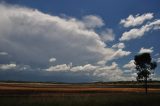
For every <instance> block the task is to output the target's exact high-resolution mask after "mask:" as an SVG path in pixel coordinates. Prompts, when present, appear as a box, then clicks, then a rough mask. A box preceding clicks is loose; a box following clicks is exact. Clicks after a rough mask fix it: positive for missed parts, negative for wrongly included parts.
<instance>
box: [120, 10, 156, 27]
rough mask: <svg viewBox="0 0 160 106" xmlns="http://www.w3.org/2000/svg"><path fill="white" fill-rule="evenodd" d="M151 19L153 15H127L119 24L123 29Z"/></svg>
mask: <svg viewBox="0 0 160 106" xmlns="http://www.w3.org/2000/svg"><path fill="white" fill-rule="evenodd" d="M153 17H154V16H153V13H146V14H142V15H140V14H137V15H136V16H133V15H129V16H128V17H127V18H126V19H122V20H121V21H120V24H122V25H123V26H124V27H130V26H132V27H134V26H138V25H141V24H143V23H144V21H146V20H151V19H152V18H153Z"/></svg>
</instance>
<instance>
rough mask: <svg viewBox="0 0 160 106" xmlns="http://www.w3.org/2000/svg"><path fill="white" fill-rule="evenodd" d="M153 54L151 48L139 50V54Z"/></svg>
mask: <svg viewBox="0 0 160 106" xmlns="http://www.w3.org/2000/svg"><path fill="white" fill-rule="evenodd" d="M152 52H153V47H151V48H143V47H142V48H141V49H140V51H139V53H152Z"/></svg>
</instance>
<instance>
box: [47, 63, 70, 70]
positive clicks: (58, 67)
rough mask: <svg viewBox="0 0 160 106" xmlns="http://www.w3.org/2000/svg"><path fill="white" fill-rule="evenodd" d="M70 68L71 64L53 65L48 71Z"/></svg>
mask: <svg viewBox="0 0 160 106" xmlns="http://www.w3.org/2000/svg"><path fill="white" fill-rule="evenodd" d="M68 70H70V66H69V65H66V64H61V65H56V66H51V67H49V68H48V69H46V71H68Z"/></svg>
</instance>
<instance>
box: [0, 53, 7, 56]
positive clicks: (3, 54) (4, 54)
mask: <svg viewBox="0 0 160 106" xmlns="http://www.w3.org/2000/svg"><path fill="white" fill-rule="evenodd" d="M0 55H2V56H6V55H8V53H7V52H0Z"/></svg>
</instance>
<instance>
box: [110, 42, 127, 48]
mask: <svg viewBox="0 0 160 106" xmlns="http://www.w3.org/2000/svg"><path fill="white" fill-rule="evenodd" d="M112 48H118V49H123V48H125V45H124V43H117V44H114V45H113V46H112Z"/></svg>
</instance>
